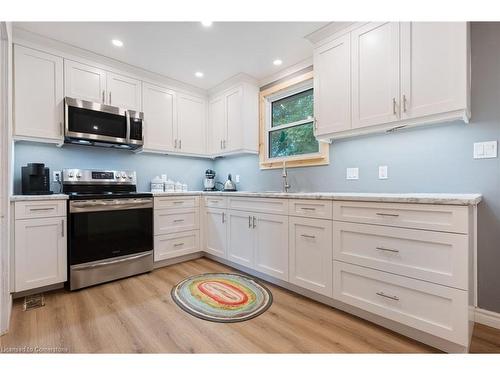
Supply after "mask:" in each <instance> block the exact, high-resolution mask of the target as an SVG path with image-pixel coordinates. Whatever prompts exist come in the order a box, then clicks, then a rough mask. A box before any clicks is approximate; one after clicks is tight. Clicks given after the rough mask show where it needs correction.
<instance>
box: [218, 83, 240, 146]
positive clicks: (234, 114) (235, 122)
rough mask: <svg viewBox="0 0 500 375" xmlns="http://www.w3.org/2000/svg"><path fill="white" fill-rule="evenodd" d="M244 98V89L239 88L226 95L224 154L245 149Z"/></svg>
mask: <svg viewBox="0 0 500 375" xmlns="http://www.w3.org/2000/svg"><path fill="white" fill-rule="evenodd" d="M242 98H243V88H242V87H237V88H235V89H234V90H231V91H229V92H228V93H227V94H226V124H227V139H225V140H224V141H223V148H224V152H228V151H234V150H238V149H241V148H242V147H243V121H242V114H243V113H242Z"/></svg>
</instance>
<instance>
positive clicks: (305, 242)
mask: <svg viewBox="0 0 500 375" xmlns="http://www.w3.org/2000/svg"><path fill="white" fill-rule="evenodd" d="M289 220H290V225H289V250H290V277H289V279H290V282H291V283H292V284H295V285H298V286H300V287H302V288H305V289H309V290H312V291H314V292H316V293H320V294H323V295H325V296H328V297H331V296H332V281H333V278H332V264H331V262H332V259H333V258H332V222H331V221H330V220H320V219H309V218H303V217H290V218H289Z"/></svg>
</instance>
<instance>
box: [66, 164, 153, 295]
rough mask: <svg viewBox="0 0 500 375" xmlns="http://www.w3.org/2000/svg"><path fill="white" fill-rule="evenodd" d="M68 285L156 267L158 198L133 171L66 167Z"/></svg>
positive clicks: (79, 285) (72, 287)
mask: <svg viewBox="0 0 500 375" xmlns="http://www.w3.org/2000/svg"><path fill="white" fill-rule="evenodd" d="M62 184H63V192H64V193H65V194H68V195H69V200H68V233H69V235H68V271H69V289H70V290H76V289H80V288H84V287H87V286H90V285H95V284H100V283H103V282H107V281H111V280H116V279H120V278H123V277H128V276H132V275H136V274H139V273H144V272H149V271H151V270H152V269H153V197H152V194H151V193H137V184H136V173H135V172H134V171H110V170H105V171H104V170H82V169H65V170H63V173H62Z"/></svg>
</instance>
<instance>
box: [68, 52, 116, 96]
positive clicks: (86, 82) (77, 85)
mask: <svg viewBox="0 0 500 375" xmlns="http://www.w3.org/2000/svg"><path fill="white" fill-rule="evenodd" d="M64 92H65V96H69V97H71V98H77V99H83V100H88V101H90V102H95V103H103V104H107V102H106V100H107V99H106V71H104V70H102V69H98V68H95V67H93V66H89V65H85V64H81V63H79V62H76V61H71V60H64Z"/></svg>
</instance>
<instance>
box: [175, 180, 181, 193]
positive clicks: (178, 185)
mask: <svg viewBox="0 0 500 375" xmlns="http://www.w3.org/2000/svg"><path fill="white" fill-rule="evenodd" d="M175 191H182V184H181V183H180V182H179V181H177V182H176V183H175Z"/></svg>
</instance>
